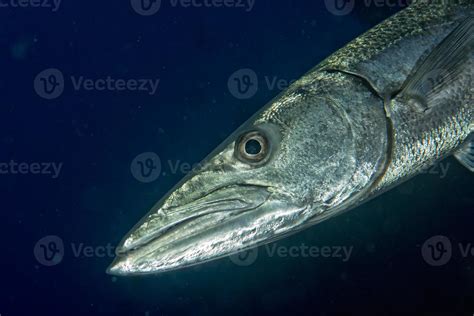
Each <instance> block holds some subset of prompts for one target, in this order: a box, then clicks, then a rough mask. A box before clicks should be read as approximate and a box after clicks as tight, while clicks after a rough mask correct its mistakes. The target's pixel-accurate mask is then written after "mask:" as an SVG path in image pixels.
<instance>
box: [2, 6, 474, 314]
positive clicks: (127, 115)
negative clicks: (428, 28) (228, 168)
mask: <svg viewBox="0 0 474 316" xmlns="http://www.w3.org/2000/svg"><path fill="white" fill-rule="evenodd" d="M199 5H202V6H199ZM338 5H339V6H334V3H331V1H330V0H327V1H303V0H301V1H275V0H255V1H247V0H226V1H225V5H224V1H211V0H207V1H205V0H195V1H194V2H191V1H186V0H185V1H175V0H161V1H156V0H155V1H147V0H143V1H142V0H138V1H134V0H132V1H91V0H81V1H78V0H76V1H72V0H63V1H59V0H56V1H55V2H54V1H53V0H41V1H38V0H2V1H0V91H1V96H0V100H1V104H0V131H1V133H0V148H1V150H0V163H1V165H0V166H1V167H2V168H1V171H0V173H1V174H0V192H1V196H2V203H1V207H0V209H1V230H0V237H1V239H0V240H1V250H2V251H1V261H0V264H1V279H0V291H1V295H0V315H1V316H9V315H146V316H153V315H264V314H269V315H305V314H308V315H321V316H323V315H324V316H329V315H468V316H471V315H473V314H474V250H473V249H474V233H473V231H474V230H473V228H474V194H473V193H474V190H473V184H474V177H473V175H472V174H470V173H469V171H467V169H465V168H464V167H462V166H461V165H460V164H458V163H457V162H456V161H455V160H454V159H453V158H448V159H447V160H444V161H442V162H441V163H440V164H438V165H436V166H434V167H433V168H430V169H427V170H426V171H425V172H424V173H423V174H421V175H419V176H417V177H416V178H414V179H412V180H410V181H408V182H406V183H404V184H402V185H400V186H398V187H397V188H395V189H393V190H391V191H389V192H387V193H385V194H384V195H382V196H380V197H378V198H376V199H374V200H372V201H370V202H368V203H366V204H365V205H362V206H360V207H358V208H356V209H354V210H352V211H350V212H348V213H345V214H343V215H341V216H338V217H336V218H333V219H331V220H329V221H326V222H324V223H322V224H319V225H317V226H314V227H312V228H310V229H308V230H306V231H303V232H301V233H298V234H296V235H293V236H291V237H289V238H286V239H283V240H280V241H278V242H276V243H274V244H270V245H268V246H262V247H259V248H258V249H255V250H252V251H250V252H248V253H245V254H240V255H236V256H232V257H231V258H224V259H221V260H217V261H212V262H209V263H206V264H203V265H198V266H195V267H191V268H187V269H184V270H179V271H173V272H168V273H164V274H159V275H156V276H146V277H115V276H111V275H107V274H106V273H105V270H106V268H107V266H108V265H109V264H110V263H111V261H112V259H113V249H114V246H115V245H116V244H117V243H118V242H119V241H120V239H121V238H122V237H123V236H124V235H125V234H126V233H127V232H128V230H129V229H130V228H131V227H132V226H133V225H134V224H135V223H136V222H137V221H138V220H139V219H140V218H141V217H142V216H143V215H144V214H146V213H147V212H148V211H149V209H150V208H151V207H152V206H153V204H154V203H155V202H157V201H158V199H159V198H161V197H162V196H163V195H164V194H165V193H166V192H167V191H168V190H169V189H171V187H172V186H173V185H174V184H176V183H177V182H178V181H179V180H180V179H181V178H182V177H183V176H184V175H185V174H186V173H187V172H189V170H190V168H191V167H192V166H193V165H195V164H196V163H198V162H199V161H200V160H201V159H203V158H204V157H205V156H206V155H207V154H208V153H209V152H210V151H211V150H213V149H214V148H215V147H216V146H217V145H218V144H219V143H220V142H221V141H223V140H224V139H225V138H226V136H228V135H229V134H230V133H231V132H232V131H233V130H235V129H236V128H237V127H238V126H239V125H240V124H242V123H243V122H244V121H245V120H246V119H248V118H249V117H250V116H251V115H252V114H253V113H254V112H256V111H257V110H258V109H259V108H261V107H262V106H264V105H265V104H266V103H267V102H268V101H270V100H271V99H272V98H273V97H275V96H276V95H277V94H278V93H280V92H281V91H282V90H283V89H284V88H285V87H286V86H287V85H288V84H289V83H291V82H292V81H293V80H296V79H298V78H299V77H300V76H302V75H303V74H304V73H305V72H307V71H308V70H310V69H311V68H312V67H313V66H315V65H316V64H318V63H319V62H320V61H322V60H323V59H324V58H325V57H327V56H328V55H329V54H331V53H332V52H334V51H336V50H337V49H339V48H341V47H342V46H343V45H345V44H346V43H347V42H348V41H350V40H352V39H354V38H355V37H356V36H358V35H360V34H362V33H363V32H364V31H366V30H368V29H370V28H371V27H373V26H375V25H376V24H377V23H379V22H380V21H382V20H384V19H385V18H387V17H389V16H391V15H393V14H395V13H396V12H397V11H398V10H400V9H402V8H403V7H405V6H406V5H407V4H406V3H405V2H404V1H367V0H365V1H357V3H355V5H354V1H350V0H349V1H347V2H339V3H338ZM352 5H354V7H351V6H352ZM112 82H113V83H112ZM109 83H110V85H108V84H109ZM150 163H151V165H150ZM147 166H148V167H151V166H152V167H153V168H148V169H147ZM143 167H144V168H143Z"/></svg>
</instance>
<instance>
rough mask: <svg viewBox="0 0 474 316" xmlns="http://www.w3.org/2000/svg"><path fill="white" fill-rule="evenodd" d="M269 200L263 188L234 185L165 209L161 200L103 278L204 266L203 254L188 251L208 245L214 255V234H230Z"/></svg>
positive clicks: (129, 236) (132, 233)
mask: <svg viewBox="0 0 474 316" xmlns="http://www.w3.org/2000/svg"><path fill="white" fill-rule="evenodd" d="M270 195H271V193H270V191H269V188H268V187H266V186H259V185H247V184H242V185H240V184H234V185H229V186H224V187H220V188H218V189H215V190H213V191H211V192H210V193H208V194H205V195H203V196H201V197H199V198H196V199H194V200H193V201H190V202H188V203H186V204H184V205H178V206H172V207H166V206H165V205H166V202H167V200H168V198H169V196H168V197H165V198H163V199H162V201H160V202H159V203H158V204H157V206H156V207H154V208H153V209H152V211H151V212H150V213H149V214H147V215H146V216H145V217H144V218H143V219H142V220H141V221H140V222H139V223H138V224H137V225H135V227H134V228H133V229H132V230H131V231H130V232H129V233H128V234H127V236H126V237H125V238H124V239H123V240H122V242H121V243H120V244H119V246H118V247H117V250H116V254H117V257H116V258H115V260H114V262H113V263H112V264H111V265H110V267H109V268H108V269H107V273H109V274H113V275H134V274H148V273H157V272H162V271H168V270H174V269H178V268H183V267H186V266H190V265H194V264H197V263H200V262H203V261H207V260H206V258H207V257H208V256H206V255H205V254H203V253H202V250H201V251H197V252H195V253H192V252H190V248H192V247H193V246H195V245H197V244H199V245H200V246H203V245H206V244H208V245H209V247H210V248H214V250H216V249H215V248H216V247H219V245H217V244H215V243H214V244H213V241H214V242H215V241H216V238H215V234H221V233H222V234H226V233H231V231H232V227H233V226H235V225H234V224H229V223H230V222H232V221H235V220H236V219H237V221H238V218H239V217H241V216H243V215H244V214H245V213H252V211H255V210H256V209H258V208H259V207H261V206H262V205H264V204H265V203H266V201H267V200H268V199H269V197H270ZM213 236H214V237H213ZM204 248H205V247H204ZM204 248H202V249H204ZM220 252H222V251H220ZM214 257H215V256H214Z"/></svg>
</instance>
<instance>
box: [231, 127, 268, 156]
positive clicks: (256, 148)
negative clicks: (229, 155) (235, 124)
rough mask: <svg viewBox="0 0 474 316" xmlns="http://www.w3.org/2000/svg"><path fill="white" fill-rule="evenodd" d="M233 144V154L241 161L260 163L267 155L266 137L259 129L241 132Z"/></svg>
mask: <svg viewBox="0 0 474 316" xmlns="http://www.w3.org/2000/svg"><path fill="white" fill-rule="evenodd" d="M235 144H236V147H235V155H236V156H237V158H238V159H239V160H240V161H242V162H245V163H249V164H261V163H263V162H265V161H266V158H268V156H269V155H268V154H269V144H268V139H267V137H266V136H265V135H264V134H263V133H262V132H260V131H251V132H247V133H245V134H243V135H242V136H240V138H239V139H238V140H237V142H236V143H235Z"/></svg>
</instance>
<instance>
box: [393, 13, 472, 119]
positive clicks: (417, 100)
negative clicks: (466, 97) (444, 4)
mask: <svg viewBox="0 0 474 316" xmlns="http://www.w3.org/2000/svg"><path fill="white" fill-rule="evenodd" d="M473 52H474V18H472V17H471V18H468V19H466V20H465V21H463V22H462V23H461V24H460V25H459V26H458V27H457V28H456V29H454V30H453V32H451V34H450V35H448V36H447V37H446V38H445V39H444V40H443V41H442V42H441V43H440V44H439V45H438V46H437V47H436V48H435V49H434V50H433V51H432V52H431V53H430V54H429V55H428V57H426V59H425V60H424V61H423V62H421V63H420V65H419V66H417V67H415V70H414V71H413V73H412V74H411V75H410V76H409V77H408V80H407V81H406V82H405V84H404V85H403V87H402V89H401V91H400V92H399V96H400V97H401V98H403V99H405V101H406V102H408V104H410V105H411V106H413V108H414V109H415V110H418V111H419V112H426V111H428V110H429V109H430V108H433V107H435V106H436V105H438V104H440V103H445V102H443V95H444V93H445V92H446V90H447V89H449V88H452V87H453V86H455V84H456V81H458V80H460V76H461V75H462V74H463V72H464V71H465V67H466V64H468V63H469V59H470V58H472V56H473Z"/></svg>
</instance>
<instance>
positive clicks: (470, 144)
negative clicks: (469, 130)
mask: <svg viewBox="0 0 474 316" xmlns="http://www.w3.org/2000/svg"><path fill="white" fill-rule="evenodd" d="M454 157H456V159H457V160H458V161H459V162H460V163H461V164H462V165H463V166H464V167H466V168H467V169H469V171H471V172H474V137H471V139H470V140H468V141H467V142H466V143H465V144H464V145H463V146H462V147H461V149H459V150H458V151H457V152H456V153H455V154H454Z"/></svg>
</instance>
